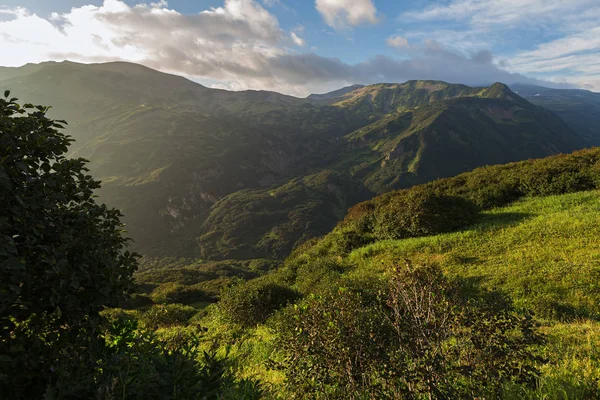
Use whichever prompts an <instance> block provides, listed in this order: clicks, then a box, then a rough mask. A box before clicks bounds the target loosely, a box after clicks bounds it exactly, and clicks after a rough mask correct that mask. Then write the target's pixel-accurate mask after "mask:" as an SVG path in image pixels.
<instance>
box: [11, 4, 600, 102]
mask: <svg viewBox="0 0 600 400" xmlns="http://www.w3.org/2000/svg"><path fill="white" fill-rule="evenodd" d="M0 54H3V57H2V58H1V59H0V64H2V65H6V66H18V65H22V64H24V63H27V62H41V61H46V60H56V61H60V60H64V59H68V60H72V61H79V62H104V61H113V60H122V61H132V62H138V63H142V64H145V65H148V66H150V67H152V68H156V69H159V70H163V71H165V72H171V73H176V74H181V75H185V76H188V77H190V78H191V79H194V80H196V81H198V82H200V83H203V84H205V85H208V86H213V87H220V88H226V89H233V90H238V89H248V88H250V89H267V90H276V91H280V92H285V93H289V94H293V95H297V96H304V95H306V94H308V93H311V92H325V91H328V90H332V89H336V88H339V87H341V86H344V85H348V84H354V83H363V84H368V83H375V82H382V81H386V82H390V81H405V80H408V79H441V80H446V81H450V82H459V83H466V84H471V85H484V84H489V83H493V82H495V81H503V82H506V83H509V84H510V83H515V82H524V83H534V84H535V83H537V84H543V85H546V86H556V87H561V86H573V87H582V88H588V89H592V90H597V91H600V1H598V0H569V1H566V0H527V1H525V0H413V1H400V0H168V1H164V0H162V1H161V0H125V1H121V0H53V1H40V0H0Z"/></svg>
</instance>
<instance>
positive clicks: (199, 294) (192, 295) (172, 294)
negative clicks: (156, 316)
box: [150, 282, 210, 304]
mask: <svg viewBox="0 0 600 400" xmlns="http://www.w3.org/2000/svg"><path fill="white" fill-rule="evenodd" d="M150 298H151V299H152V300H153V301H154V302H155V303H159V304H172V303H181V304H191V303H196V302H199V301H207V300H210V296H207V294H206V293H205V292H204V291H203V290H201V289H199V288H197V287H196V286H194V285H192V286H187V285H183V284H181V283H177V282H167V283H163V284H162V285H160V286H158V287H157V288H155V289H154V290H153V291H152V294H151V295H150Z"/></svg>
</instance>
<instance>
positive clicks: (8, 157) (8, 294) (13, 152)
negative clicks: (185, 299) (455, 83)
mask: <svg viewBox="0 0 600 400" xmlns="http://www.w3.org/2000/svg"><path fill="white" fill-rule="evenodd" d="M8 95H9V92H8V91H7V92H6V93H5V96H6V100H4V99H0V237H1V240H0V266H1V267H0V294H1V296H0V354H2V361H3V362H2V363H0V391H2V393H3V394H4V395H8V396H9V397H12V398H21V397H26V398H35V397H39V396H40V395H41V394H42V393H43V391H44V390H45V387H46V385H47V384H49V383H50V382H55V381H57V380H60V379H66V377H65V376H60V374H59V373H57V372H56V371H57V370H59V368H58V364H60V363H62V362H63V361H64V359H65V358H68V359H74V358H77V357H84V355H85V352H86V348H87V347H88V346H91V345H93V343H94V341H95V340H96V337H97V331H96V326H97V324H98V318H99V317H98V313H99V312H100V311H101V310H102V309H103V308H104V307H105V306H107V305H116V304H118V303H119V302H120V301H121V300H122V299H124V298H125V296H124V294H125V292H126V291H129V290H130V288H131V283H132V282H131V276H132V273H133V271H134V270H135V269H136V265H137V262H136V255H135V254H131V253H129V252H128V251H125V247H126V244H127V241H126V239H125V238H123V236H122V224H121V222H120V220H119V218H120V217H121V214H120V213H119V211H117V210H114V209H109V208H107V207H106V206H105V205H100V204H97V203H96V202H95V200H94V196H93V192H94V190H95V189H97V188H99V187H100V185H99V183H98V182H97V181H94V180H93V179H92V177H91V176H90V175H88V174H87V172H88V170H87V168H86V167H85V163H86V161H85V160H83V159H69V158H66V157H65V153H66V152H67V149H68V146H69V144H70V143H71V142H72V140H71V139H70V138H69V137H68V136H66V135H64V134H63V133H61V132H60V130H61V129H63V126H64V125H65V122H64V121H54V120H52V119H49V118H48V117H47V116H46V113H47V111H48V107H42V106H33V105H30V104H26V105H24V106H23V107H21V106H19V105H18V104H17V103H16V102H15V101H16V99H8Z"/></svg>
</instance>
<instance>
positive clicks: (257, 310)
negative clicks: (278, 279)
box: [218, 279, 299, 327]
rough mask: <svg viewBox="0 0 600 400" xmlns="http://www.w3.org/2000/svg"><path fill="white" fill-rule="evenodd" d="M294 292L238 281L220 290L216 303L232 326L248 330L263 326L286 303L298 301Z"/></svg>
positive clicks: (267, 283) (260, 282)
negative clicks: (235, 324) (259, 325)
mask: <svg viewBox="0 0 600 400" xmlns="http://www.w3.org/2000/svg"><path fill="white" fill-rule="evenodd" d="M298 297H299V295H298V293H297V292H296V291H294V290H292V289H290V288H289V287H286V286H283V285H280V284H277V283H273V282H271V281H268V280H260V279H257V280H254V281H250V282H241V283H238V284H236V285H233V286H231V287H228V288H226V289H225V290H223V292H222V294H221V300H220V301H219V303H218V306H219V310H220V311H221V313H222V314H223V315H224V316H225V317H226V318H228V319H229V320H231V321H232V322H234V323H237V324H240V325H243V326H246V327H252V326H255V325H257V324H260V323H263V322H265V321H266V320H267V318H269V317H270V316H271V314H273V312H275V311H277V310H279V309H280V308H282V307H283V306H285V305H286V304H288V303H292V302H294V301H296V300H297V299H298Z"/></svg>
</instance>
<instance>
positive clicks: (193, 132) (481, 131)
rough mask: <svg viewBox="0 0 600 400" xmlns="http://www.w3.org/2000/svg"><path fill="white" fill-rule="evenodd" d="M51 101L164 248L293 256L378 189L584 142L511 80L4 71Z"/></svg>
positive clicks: (80, 146) (10, 82) (148, 244)
mask: <svg viewBox="0 0 600 400" xmlns="http://www.w3.org/2000/svg"><path fill="white" fill-rule="evenodd" d="M0 89H10V90H11V91H12V95H14V96H16V97H18V98H20V99H21V100H22V101H23V102H32V103H36V104H47V105H52V106H53V108H52V110H51V115H52V116H53V117H56V118H59V119H66V120H67V121H68V122H69V127H68V133H69V134H71V135H73V137H74V138H75V139H76V142H75V143H74V145H73V147H72V155H73V156H81V157H84V158H87V159H89V160H90V168H91V172H92V174H93V175H94V176H95V177H97V178H99V179H101V180H102V181H103V188H102V189H101V191H100V192H99V195H100V199H101V200H102V201H104V202H106V203H108V204H109V205H111V206H115V207H118V208H120V209H121V210H122V211H123V213H124V214H125V221H126V223H127V227H126V229H127V231H128V234H129V235H130V236H131V237H133V238H134V239H135V241H136V243H135V249H136V250H139V251H141V252H143V253H144V254H147V255H154V256H187V257H203V258H205V259H224V258H238V259H249V258H257V257H266V258H279V257H283V256H285V255H286V254H287V253H288V252H289V251H290V250H291V248H293V247H294V246H295V245H297V244H299V243H300V242H302V241H304V240H306V239H308V238H310V237H313V236H318V235H322V234H324V233H325V232H327V231H329V230H330V229H331V228H332V227H333V226H334V225H335V223H336V221H337V220H339V219H340V218H342V217H343V215H344V214H345V210H346V209H347V208H348V207H349V206H351V205H352V204H354V203H356V202H358V201H361V200H364V199H366V198H368V197H370V196H372V195H374V194H381V193H384V192H387V191H389V190H393V189H398V188H403V187H408V186H412V185H414V184H418V183H423V182H426V181H430V180H433V179H436V178H439V177H445V176H450V175H454V174H456V173H459V172H463V171H466V170H469V169H472V168H474V167H477V166H481V165H486V164H492V163H503V162H509V161H516V160H522V159H528V158H532V157H542V156H546V155H550V154H555V153H559V152H569V151H571V150H573V149H576V148H580V147H582V146H584V144H585V143H584V142H583V141H582V139H581V137H580V136H579V135H577V134H576V133H575V132H574V131H573V130H571V129H570V128H569V127H568V126H567V125H566V124H565V123H564V122H563V121H562V120H561V119H560V118H559V117H557V116H556V115H555V114H553V113H552V112H550V111H548V110H546V109H544V108H542V107H539V106H536V105H533V104H531V103H530V102H528V101H527V100H525V99H524V98H522V97H520V96H519V95H517V94H515V93H514V92H512V91H511V90H510V89H509V88H508V87H507V86H505V85H503V84H500V83H497V84H494V85H492V86H490V87H488V88H472V87H468V86H464V85H452V84H448V83H445V82H438V81H409V82H406V83H402V84H393V83H389V84H379V85H371V86H365V87H362V86H355V87H350V88H345V89H342V90H340V91H336V92H332V93H328V94H324V95H318V96H316V97H315V96H309V97H308V98H306V99H299V98H295V97H291V96H286V95H282V94H278V93H274V92H267V91H243V92H229V91H224V90H216V89H210V88H207V87H204V86H202V85H200V84H197V83H195V82H193V81H190V80H188V79H185V78H183V77H179V76H175V75H169V74H165V73H160V72H157V71H154V70H152V69H149V68H146V67H143V66H140V65H136V64H129V63H106V64H89V65H84V64H77V63H71V62H63V63H43V64H39V65H27V66H25V67H21V68H16V69H15V68H3V69H0Z"/></svg>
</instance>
